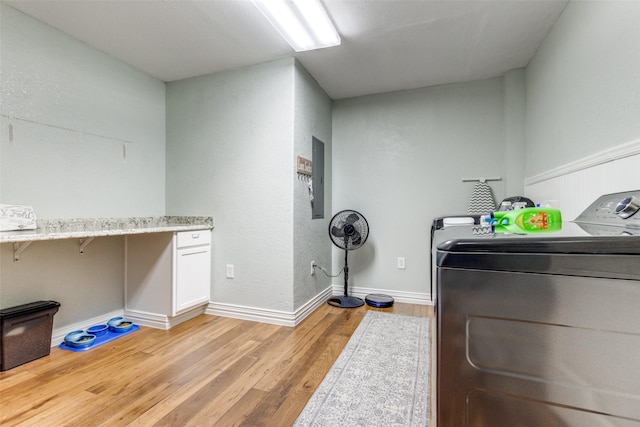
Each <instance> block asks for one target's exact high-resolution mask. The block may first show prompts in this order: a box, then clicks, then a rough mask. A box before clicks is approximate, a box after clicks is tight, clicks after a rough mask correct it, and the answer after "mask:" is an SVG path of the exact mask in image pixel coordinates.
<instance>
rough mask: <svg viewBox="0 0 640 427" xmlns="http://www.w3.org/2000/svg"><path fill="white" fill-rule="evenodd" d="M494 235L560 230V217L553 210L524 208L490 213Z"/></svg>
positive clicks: (556, 211)
mask: <svg viewBox="0 0 640 427" xmlns="http://www.w3.org/2000/svg"><path fill="white" fill-rule="evenodd" d="M491 218H492V221H491V222H492V227H493V229H494V232H496V233H544V232H548V231H558V230H561V229H562V215H561V214H560V211H559V210H558V209H553V208H524V209H516V210H513V211H498V212H492V213H491Z"/></svg>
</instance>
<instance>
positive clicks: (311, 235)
mask: <svg viewBox="0 0 640 427" xmlns="http://www.w3.org/2000/svg"><path fill="white" fill-rule="evenodd" d="M294 97H295V110H294V123H293V125H294V133H293V135H294V137H293V148H294V149H293V158H292V159H291V161H292V162H293V161H295V159H296V158H297V156H302V157H304V158H307V159H312V154H313V153H312V150H311V148H312V143H311V138H312V136H315V137H316V138H318V139H319V140H321V141H322V142H324V157H325V173H324V177H325V181H324V218H323V219H320V218H318V219H313V220H312V219H311V204H310V202H309V189H308V185H307V182H306V181H305V180H301V179H297V178H296V179H295V182H294V186H293V206H294V212H293V215H294V218H293V248H294V250H293V281H294V286H293V302H294V310H297V309H298V308H300V307H301V306H302V305H304V304H305V303H306V302H308V301H309V300H311V299H312V298H313V297H315V296H316V295H318V294H319V293H320V292H322V291H323V290H324V289H326V288H327V287H329V286H330V284H331V280H330V279H329V277H327V276H325V275H324V274H323V273H322V272H320V270H316V274H315V275H314V276H311V275H310V268H311V267H310V263H311V261H316V263H317V264H318V265H320V266H323V267H325V268H329V267H330V266H331V241H330V240H329V236H328V234H327V230H328V225H329V220H330V219H331V197H332V193H331V188H332V179H331V152H332V151H331V147H332V138H331V106H332V104H331V99H329V97H328V96H327V94H326V93H325V92H324V90H323V89H322V88H321V87H320V86H319V85H318V83H317V82H316V81H315V80H314V79H313V77H311V76H310V75H309V73H307V71H306V70H305V69H304V68H303V67H302V66H301V65H300V64H299V63H297V62H296V64H295V75H294ZM315 166H316V165H314V167H315ZM316 185H317V183H316Z"/></svg>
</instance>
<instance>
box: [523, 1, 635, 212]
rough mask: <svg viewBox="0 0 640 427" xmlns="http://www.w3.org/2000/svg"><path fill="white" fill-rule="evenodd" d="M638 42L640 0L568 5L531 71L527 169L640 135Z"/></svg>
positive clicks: (542, 168)
mask: <svg viewBox="0 0 640 427" xmlns="http://www.w3.org/2000/svg"><path fill="white" fill-rule="evenodd" d="M639 43H640V2H637V1H636V2H634V1H617V2H605V1H594V2H575V1H574V2H570V3H569V4H568V5H567V7H566V9H565V10H564V12H563V13H562V15H560V18H559V19H558V21H557V22H556V24H555V25H554V27H553V28H552V29H551V31H550V32H549V34H548V35H547V37H546V38H545V39H544V41H543V43H542V45H541V46H540V48H539V49H538V51H537V53H536V55H535V57H534V58H533V59H532V61H531V62H530V63H529V66H528V67H527V71H526V88H527V102H526V147H527V149H526V176H527V177H530V176H533V175H536V174H539V173H542V172H546V171H548V170H550V169H553V168H556V167H558V166H562V165H565V164H567V163H570V162H572V161H575V160H577V159H581V158H583V157H586V156H588V155H591V154H594V153H598V152H600V151H602V150H604V149H606V148H609V147H615V146H617V145H620V144H623V143H627V142H629V141H633V140H636V139H638V138H640V47H639ZM637 184H640V182H638V183H636V187H637ZM569 191H573V190H569ZM589 199H590V200H591V201H592V200H594V199H593V197H592V196H589Z"/></svg>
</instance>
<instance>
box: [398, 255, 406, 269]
mask: <svg viewBox="0 0 640 427" xmlns="http://www.w3.org/2000/svg"><path fill="white" fill-rule="evenodd" d="M398 268H399V269H400V270H404V269H405V263H404V257H403V256H399V257H398Z"/></svg>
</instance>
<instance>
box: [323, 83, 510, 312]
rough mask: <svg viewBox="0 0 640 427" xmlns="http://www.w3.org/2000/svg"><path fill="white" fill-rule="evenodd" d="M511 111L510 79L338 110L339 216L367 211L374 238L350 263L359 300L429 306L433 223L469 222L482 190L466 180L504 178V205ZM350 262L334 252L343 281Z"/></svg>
mask: <svg viewBox="0 0 640 427" xmlns="http://www.w3.org/2000/svg"><path fill="white" fill-rule="evenodd" d="M503 104H504V100H503V79H502V78H494V79H489V80H483V81H477V82H471V83H464V84H454V85H445V86H437V87H431V88H426V89H420V90H412V91H406V92H396V93H389V94H381V95H374V96H367V97H360V98H353V99H346V100H340V101H336V102H335V103H334V110H333V180H334V181H333V182H334V183H335V184H334V187H333V210H334V211H335V212H337V211H340V210H342V209H354V210H356V211H359V212H360V213H362V214H363V215H364V216H365V217H366V218H367V220H368V222H369V226H370V229H371V230H370V231H371V234H370V237H369V240H368V241H367V242H366V244H365V245H364V246H363V247H361V248H360V249H358V250H356V251H353V252H350V253H349V266H350V286H353V287H354V289H355V290H356V292H357V291H358V288H367V289H379V290H385V291H388V293H390V294H392V295H396V296H397V295H405V294H403V293H407V294H408V295H406V296H409V297H410V298H414V299H415V298H418V299H422V300H423V301H426V300H428V299H429V244H430V240H429V236H430V227H431V222H432V220H433V218H435V217H438V216H443V215H448V214H449V215H450V214H461V213H462V214H464V213H466V211H467V208H468V201H469V198H470V196H471V193H472V190H473V186H474V183H463V182H462V179H463V178H467V177H487V176H488V177H494V176H502V177H503V181H500V182H490V185H491V187H492V188H493V190H494V197H495V199H496V201H500V200H502V198H504V196H505V190H504V188H505V183H506V182H508V177H507V176H505V175H504V174H505V173H506V172H507V171H506V169H505V167H504V159H505V154H504V144H505V142H504V135H503V127H504V126H503V121H504V113H503ZM397 257H405V258H406V269H405V270H400V269H397V268H396V260H397ZM343 258H344V253H343V252H342V251H339V250H335V251H334V260H333V270H334V271H336V272H337V271H338V270H339V269H340V268H341V267H342V264H343ZM341 280H342V278H338V279H334V282H333V283H334V285H337V286H342V282H341Z"/></svg>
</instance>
